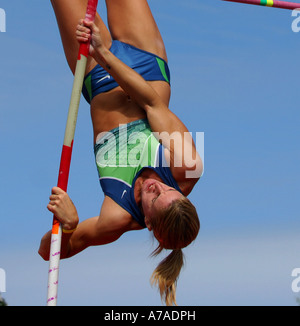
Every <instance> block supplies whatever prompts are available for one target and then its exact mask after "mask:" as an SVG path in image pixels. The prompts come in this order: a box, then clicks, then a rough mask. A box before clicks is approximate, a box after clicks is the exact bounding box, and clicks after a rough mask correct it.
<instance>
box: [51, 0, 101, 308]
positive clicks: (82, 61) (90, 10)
mask: <svg viewBox="0 0 300 326" xmlns="http://www.w3.org/2000/svg"><path fill="white" fill-rule="evenodd" d="M97 5H98V0H89V1H88V7H87V11H86V16H85V19H86V20H90V21H94V19H95V15H96V10H97ZM74 32H75V31H74ZM89 47H90V43H89V42H87V43H82V44H80V48H79V53H78V60H77V64H76V70H75V74H74V82H73V89H72V95H71V100H70V106H69V113H68V118H67V124H66V129H65V137H64V143H63V148H62V153H61V160H60V168H59V175H58V183H57V186H58V187H59V188H61V189H62V190H64V191H67V186H68V179H69V171H70V164H71V157H72V149H73V141H74V134H75V128H76V122H77V116H78V108H79V103H80V97H81V92H82V85H83V79H84V75H85V70H86V64H87V59H88V56H89ZM61 238H62V228H61V225H60V223H59V221H58V220H57V218H56V217H55V216H54V217H53V224H52V234H51V247H50V257H49V274H48V296H47V306H56V304H57V292H58V272H59V262H60V250H61Z"/></svg>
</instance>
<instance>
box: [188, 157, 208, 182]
mask: <svg viewBox="0 0 300 326" xmlns="http://www.w3.org/2000/svg"><path fill="white" fill-rule="evenodd" d="M203 172H204V167H203V161H202V159H201V157H200V156H199V154H198V153H197V155H196V158H195V159H191V160H190V161H189V162H185V174H186V175H185V177H186V178H187V179H200V177H201V176H202V175H203Z"/></svg>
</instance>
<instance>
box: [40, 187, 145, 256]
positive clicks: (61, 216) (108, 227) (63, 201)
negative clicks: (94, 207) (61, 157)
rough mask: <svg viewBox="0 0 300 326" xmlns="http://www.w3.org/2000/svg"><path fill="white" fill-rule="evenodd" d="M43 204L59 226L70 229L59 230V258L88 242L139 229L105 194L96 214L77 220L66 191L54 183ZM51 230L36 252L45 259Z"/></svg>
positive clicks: (110, 239) (108, 240)
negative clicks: (60, 241)
mask: <svg viewBox="0 0 300 326" xmlns="http://www.w3.org/2000/svg"><path fill="white" fill-rule="evenodd" d="M47 208H48V209H49V210H50V211H51V212H52V213H53V214H55V216H56V217H57V219H58V220H59V221H60V222H61V224H62V227H63V228H64V229H67V230H73V229H74V228H75V231H74V232H73V233H63V234H62V243H61V259H64V258H69V257H72V256H74V255H76V254H77V253H79V252H81V251H82V250H84V249H86V248H87V247H89V246H97V245H104V244H108V243H111V242H113V241H116V240H117V239H119V237H120V236H121V235H122V234H123V233H125V232H127V231H130V230H137V229H140V228H141V227H139V225H138V224H137V222H134V221H133V219H132V217H131V216H130V215H129V214H128V213H127V212H125V211H124V210H123V209H122V208H120V207H119V206H117V205H116V204H115V203H114V202H113V201H112V200H111V199H110V198H108V197H105V199H104V202H103V205H102V208H101V212H100V215H99V216H95V217H92V218H89V219H87V220H85V221H83V222H81V223H79V224H78V221H79V219H78V215H77V211H76V208H75V206H74V204H73V203H72V201H71V199H70V197H69V196H68V194H67V193H66V192H64V191H63V190H61V189H60V188H58V187H54V188H53V189H52V195H51V196H50V202H49V204H48V206H47ZM50 243H51V230H50V231H49V232H47V233H46V234H45V235H44V236H43V238H42V240H41V244H40V248H39V254H40V255H41V256H42V258H43V259H45V260H48V259H49V255H50Z"/></svg>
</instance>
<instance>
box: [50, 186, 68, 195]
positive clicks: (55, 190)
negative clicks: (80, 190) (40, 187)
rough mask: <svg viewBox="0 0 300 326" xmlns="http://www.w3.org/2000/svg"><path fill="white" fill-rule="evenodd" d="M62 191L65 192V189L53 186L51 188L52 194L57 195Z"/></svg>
mask: <svg viewBox="0 0 300 326" xmlns="http://www.w3.org/2000/svg"><path fill="white" fill-rule="evenodd" d="M64 193H65V191H63V190H62V189H61V188H59V187H53V188H52V195H59V194H64Z"/></svg>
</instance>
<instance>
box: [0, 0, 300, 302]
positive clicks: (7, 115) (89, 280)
mask: <svg viewBox="0 0 300 326" xmlns="http://www.w3.org/2000/svg"><path fill="white" fill-rule="evenodd" d="M99 3H103V2H102V1H99ZM149 3H150V5H151V8H152V9H153V13H154V15H155V18H156V20H157V23H158V25H159V27H160V29H161V33H162V35H163V37H164V40H165V44H166V47H167V50H168V56H169V64H170V68H171V73H172V100H171V108H172V110H173V111H174V112H175V113H176V114H177V115H178V116H179V117H180V118H181V119H182V120H183V121H184V123H185V124H186V125H187V126H188V128H189V129H190V130H191V131H192V132H193V133H194V135H195V133H196V132H204V133H205V173H204V176H203V178H202V180H201V181H200V182H199V183H198V184H197V186H196V188H195V190H194V192H193V193H192V195H191V196H190V199H191V200H192V201H193V202H194V203H195V204H196V206H197V209H198V212H199V215H200V219H201V231H200V235H199V237H198V239H197V240H196V242H195V243H194V244H193V245H191V246H190V247H189V248H187V249H186V250H185V254H186V265H185V268H184V269H183V271H182V274H181V277H180V279H179V282H178V304H179V305H296V304H297V303H296V298H297V297H298V296H300V294H297V293H293V292H292V289H291V283H292V280H293V278H292V277H291V272H292V270H293V269H294V268H297V267H298V268H299V267H300V259H299V258H300V243H299V231H300V220H299V204H298V202H299V198H298V197H299V181H300V180H299V179H300V172H299V166H300V155H299V137H300V132H299V122H300V121H299V118H300V110H299V99H298V97H299V96H298V94H299V72H298V62H299V55H300V34H299V33H294V32H292V29H291V24H292V21H293V19H294V18H293V17H291V12H290V11H286V10H280V9H273V8H262V7H254V6H249V5H248V6H247V5H241V4H232V3H225V2H222V1H217V0H207V1H199V0H189V1H181V0H180V1H179V0H164V1H160V0H149ZM101 7H102V8H103V5H102V6H101ZM0 8H3V9H4V10H5V11H6V19H7V26H6V33H0V49H1V51H0V72H1V73H0V146H1V147H0V148H1V156H0V157H1V170H0V181H1V187H0V203H1V210H0V268H2V269H4V270H5V271H6V276H7V285H6V290H7V292H6V293H4V294H3V297H4V298H5V299H6V300H7V301H8V303H9V304H10V305H45V302H46V294H47V270H48V263H47V262H44V261H43V260H42V259H41V258H40V257H39V256H38V254H37V250H38V247H39V241H40V238H41V237H42V235H43V234H44V233H45V232H46V231H47V230H48V229H50V227H51V222H52V216H51V214H50V213H49V212H48V211H47V209H46V205H47V201H48V197H49V195H50V191H51V188H52V186H55V185H56V182H57V176H58V166H59V160H60V154H61V146H62V141H63V135H64V128H65V122H66V116H67V109H68V105H69V100H70V94H71V87H72V82H73V77H72V75H71V73H70V72H69V70H68V67H67V65H66V62H65V58H64V55H63V51H62V46H61V43H60V38H59V34H58V29H57V26H56V21H55V18H54V14H53V12H52V8H51V6H50V1H40V0H30V1H26V2H24V1H21V0H16V1H1V2H0ZM69 194H70V196H71V198H72V199H73V201H74V202H75V204H76V206H77V209H78V212H79V215H80V218H81V219H85V218H88V217H91V216H95V215H97V214H98V213H99V210H100V205H101V202H102V200H103V195H102V192H101V189H100V186H99V183H98V178H97V171H96V169H95V165H94V157H93V147H92V128H91V122H90V117H89V107H88V105H87V104H86V103H85V102H84V100H83V99H82V102H81V106H80V110H79V116H78V124H77V129H76V134H75V143H74V150H73V157H72V164H71V171H70V180H69ZM296 194H298V196H297V197H296ZM154 248H155V244H153V242H152V239H151V236H150V234H149V232H148V231H139V232H132V233H128V234H126V235H124V237H122V238H121V239H120V240H119V241H118V242H116V243H114V244H111V245H108V246H104V247H97V248H90V249H88V250H86V251H85V252H83V253H81V254H79V255H78V256H76V257H73V258H72V259H70V260H66V261H62V263H61V270H60V287H59V298H58V304H59V305H160V304H161V302H160V298H159V294H158V293H157V291H156V289H152V288H151V286H150V284H149V278H150V275H151V273H152V271H153V269H154V268H155V266H156V264H157V263H158V261H159V260H158V259H152V258H149V254H150V253H151V251H152V250H153V249H154Z"/></svg>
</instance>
